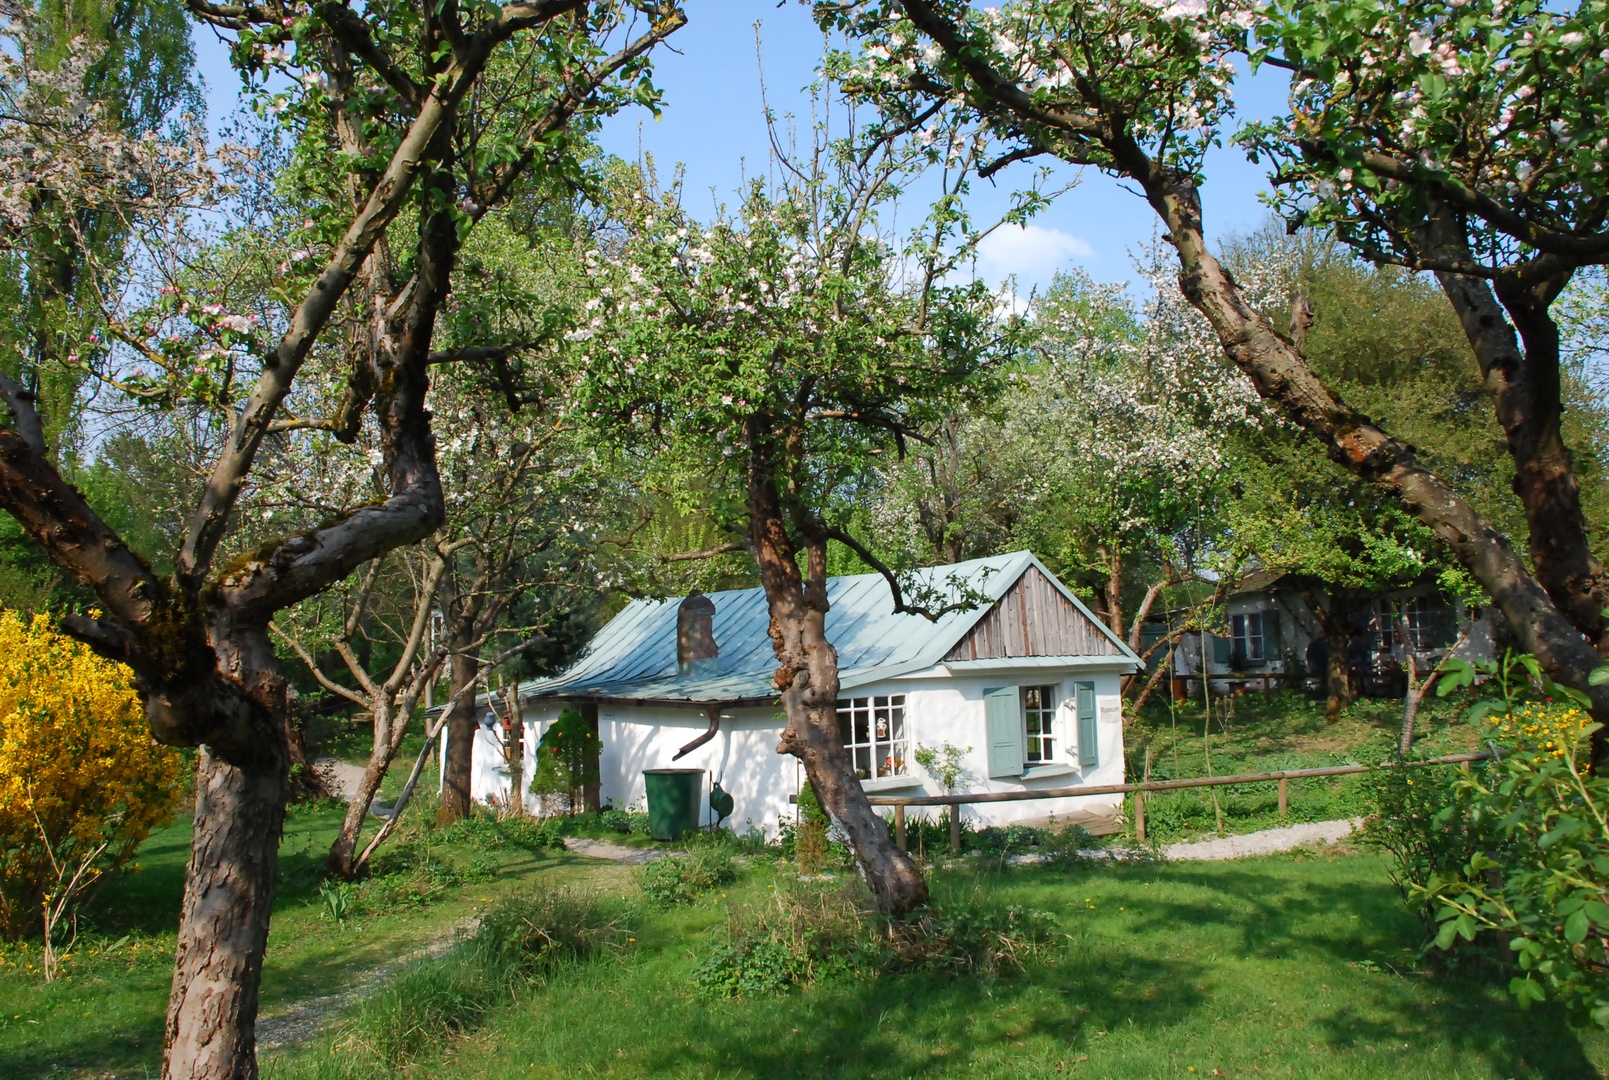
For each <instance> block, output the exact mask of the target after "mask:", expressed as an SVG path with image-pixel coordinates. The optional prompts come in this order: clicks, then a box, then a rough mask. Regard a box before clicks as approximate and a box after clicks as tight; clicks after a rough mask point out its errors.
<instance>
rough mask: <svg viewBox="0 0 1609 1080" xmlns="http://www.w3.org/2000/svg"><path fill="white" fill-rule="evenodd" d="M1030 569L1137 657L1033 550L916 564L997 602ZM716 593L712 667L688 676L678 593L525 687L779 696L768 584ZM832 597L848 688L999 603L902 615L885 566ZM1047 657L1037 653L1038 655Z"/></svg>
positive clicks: (894, 670)
mask: <svg viewBox="0 0 1609 1080" xmlns="http://www.w3.org/2000/svg"><path fill="white" fill-rule="evenodd" d="M1030 569H1037V570H1038V571H1039V572H1040V573H1042V574H1044V575H1045V577H1046V578H1048V579H1049V580H1050V581H1051V582H1052V583H1054V585H1055V587H1056V588H1057V589H1058V590H1060V592H1061V593H1062V595H1063V596H1065V597H1066V598H1067V599H1068V600H1069V601H1071V602H1072V604H1074V605H1075V606H1076V607H1077V609H1078V611H1079V612H1081V613H1082V614H1083V615H1084V616H1085V617H1087V618H1088V619H1089V620H1090V622H1091V623H1092V624H1094V625H1095V626H1096V627H1098V628H1099V630H1100V631H1101V632H1102V633H1103V634H1104V635H1105V637H1106V638H1107V639H1108V640H1110V641H1111V643H1112V644H1113V645H1114V646H1115V647H1116V654H1115V655H1104V656H1102V657H1100V660H1101V661H1102V662H1105V663H1118V664H1123V663H1133V664H1138V663H1139V658H1138V657H1136V656H1135V655H1134V653H1133V652H1132V651H1131V650H1130V649H1129V648H1128V646H1127V645H1125V644H1124V643H1123V642H1122V641H1121V640H1120V639H1119V638H1118V637H1117V636H1116V635H1114V634H1112V632H1111V631H1110V630H1109V629H1107V628H1106V627H1105V626H1104V625H1102V624H1101V622H1100V620H1099V619H1097V618H1095V617H1094V616H1093V615H1091V614H1090V612H1089V609H1088V608H1086V607H1085V606H1084V605H1083V604H1082V603H1080V602H1079V600H1078V598H1077V597H1076V596H1074V595H1073V594H1072V593H1071V592H1069V591H1068V589H1067V588H1066V586H1064V585H1062V584H1061V582H1059V581H1056V578H1055V576H1054V575H1052V574H1051V573H1050V571H1049V570H1046V569H1045V567H1044V564H1042V563H1041V562H1040V561H1039V560H1038V559H1037V558H1035V557H1034V555H1033V553H1032V552H1029V551H1017V552H1012V553H1011V554H1009V555H997V556H994V557H993V558H988V559H973V560H972V561H970V562H963V563H955V564H952V565H949V566H933V567H928V568H926V569H924V570H919V571H917V572H916V577H917V578H918V579H919V580H920V581H921V582H922V583H923V584H925V585H926V586H928V587H930V588H932V589H935V590H938V591H939V592H940V593H941V594H943V595H946V596H948V597H950V598H952V599H953V598H955V597H958V596H959V595H960V591H959V589H957V587H956V586H955V585H953V584H951V582H952V580H954V581H958V582H961V583H964V584H965V585H966V586H970V587H971V588H972V589H975V590H976V591H977V592H979V593H981V594H983V595H984V596H987V597H988V598H989V600H990V601H998V600H999V599H1000V598H1001V597H1003V596H1004V595H1005V594H1006V593H1007V591H1009V590H1010V588H1011V586H1012V585H1014V584H1015V583H1016V582H1017V581H1018V579H1019V578H1021V577H1022V575H1023V574H1025V573H1026V572H1027V571H1028V570H1030ZM709 598H710V600H712V601H713V602H714V604H715V640H716V642H717V643H718V644H719V646H720V657H719V659H718V662H717V665H716V668H715V670H714V671H712V672H694V673H689V674H686V675H683V674H679V673H678V671H677V668H676V609H677V606H678V605H679V603H680V599H679V598H677V599H672V600H635V601H633V602H632V603H630V604H628V605H627V606H626V608H625V609H624V610H623V611H621V612H620V614H618V615H616V616H615V617H614V618H613V619H611V620H610V621H609V624H608V625H607V626H605V627H604V628H603V629H602V630H600V631H599V632H598V635H597V637H595V638H593V640H592V644H591V646H590V647H589V648H588V650H587V652H586V654H585V655H584V656H582V658H581V659H580V660H578V661H577V662H576V663H575V665H574V666H573V667H571V668H570V670H568V671H566V672H565V673H564V674H562V675H558V676H554V677H553V678H548V679H535V680H532V681H531V682H528V683H524V684H522V685H521V686H520V690H519V693H520V696H521V697H522V698H538V697H547V698H551V697H562V698H597V699H601V700H613V701H645V702H666V703H686V704H712V705H713V704H736V703H739V702H755V703H758V702H766V701H773V700H775V698H776V691H775V689H773V687H772V682H771V680H772V676H773V674H774V673H775V672H776V664H777V661H776V656H775V654H774V653H773V652H772V651H771V637H770V612H769V610H768V608H767V605H766V600H765V591H764V590H763V589H758V588H755V589H734V590H730V591H727V592H717V593H711V594H709ZM827 600H828V604H829V605H830V606H829V609H828V612H827V639H828V640H829V641H831V642H832V643H833V645H834V646H835V647H836V648H837V649H838V673H839V682H840V685H841V686H842V687H843V688H844V689H846V690H847V689H850V688H853V687H856V686H861V685H864V684H866V683H870V682H875V681H877V680H879V679H887V678H892V677H893V676H896V675H903V674H907V673H909V672H913V671H923V670H925V669H927V668H931V667H935V666H936V665H938V664H939V663H941V662H942V661H943V660H944V656H945V654H946V653H947V652H949V650H950V649H951V647H952V646H954V645H955V644H956V642H958V641H960V640H961V639H962V638H963V637H965V635H966V634H967V632H968V631H970V630H971V629H972V627H973V626H974V625H976V624H977V623H978V621H979V620H981V619H982V618H984V616H985V615H987V614H988V613H989V611H990V610H991V609H992V606H993V605H992V604H991V603H984V604H980V605H978V606H977V607H975V608H973V609H972V610H970V611H951V612H948V613H946V614H944V615H941V616H940V617H939V618H938V619H937V620H933V621H930V620H928V619H927V618H924V617H923V616H920V615H909V614H895V613H894V611H893V607H894V602H893V598H892V596H891V594H890V592H889V588H888V583H887V582H886V581H885V580H884V579H883V577H882V575H880V574H858V575H856V576H853V577H837V578H829V579H828V581H827ZM1069 659H1071V658H1069ZM1044 660H1045V658H1043V657H1040V658H1034V662H1035V663H1040V664H1042V663H1043V662H1044ZM1086 662H1088V661H1086Z"/></svg>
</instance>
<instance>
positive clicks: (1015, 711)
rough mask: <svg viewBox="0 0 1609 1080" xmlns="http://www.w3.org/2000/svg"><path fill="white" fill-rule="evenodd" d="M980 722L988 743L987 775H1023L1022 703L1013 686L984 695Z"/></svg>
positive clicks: (985, 692)
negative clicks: (985, 731)
mask: <svg viewBox="0 0 1609 1080" xmlns="http://www.w3.org/2000/svg"><path fill="white" fill-rule="evenodd" d="M983 720H984V725H985V727H986V728H987V734H988V740H989V775H990V776H996V777H1000V776H1009V777H1019V776H1021V775H1022V753H1023V747H1022V741H1023V736H1022V701H1021V695H1020V694H1018V693H1017V688H1016V687H1015V686H1006V687H1002V688H1000V689H998V690H985V691H984V692H983Z"/></svg>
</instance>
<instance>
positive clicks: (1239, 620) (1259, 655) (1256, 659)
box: [1229, 611, 1268, 666]
mask: <svg viewBox="0 0 1609 1080" xmlns="http://www.w3.org/2000/svg"><path fill="white" fill-rule="evenodd" d="M1229 635H1230V639H1231V640H1232V641H1233V642H1234V663H1235V664H1236V665H1237V666H1238V665H1240V664H1258V663H1261V662H1262V661H1264V660H1266V659H1267V658H1268V649H1267V637H1266V635H1265V633H1264V626H1263V613H1262V612H1260V611H1249V612H1247V613H1246V614H1244V615H1231V616H1229Z"/></svg>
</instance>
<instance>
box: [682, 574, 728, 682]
mask: <svg viewBox="0 0 1609 1080" xmlns="http://www.w3.org/2000/svg"><path fill="white" fill-rule="evenodd" d="M720 655H721V649H720V646H718V645H716V644H715V601H713V600H711V599H710V598H709V597H707V596H705V595H704V594H703V593H701V592H699V591H698V590H697V589H694V590H693V591H692V592H691V593H688V594H687V599H686V600H683V601H682V603H681V606H680V607H679V608H677V609H676V671H677V673H678V674H680V675H712V674H714V673H715V671H716V670H717V668H718V667H719V664H718V663H717V661H716V657H718V656H720Z"/></svg>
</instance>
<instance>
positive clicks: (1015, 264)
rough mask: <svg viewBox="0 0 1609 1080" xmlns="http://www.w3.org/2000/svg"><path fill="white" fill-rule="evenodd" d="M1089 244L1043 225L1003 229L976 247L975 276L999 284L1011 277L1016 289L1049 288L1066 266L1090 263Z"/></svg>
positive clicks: (1004, 227)
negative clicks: (977, 274) (976, 271)
mask: <svg viewBox="0 0 1609 1080" xmlns="http://www.w3.org/2000/svg"><path fill="white" fill-rule="evenodd" d="M1094 257H1095V249H1094V248H1092V247H1090V246H1089V243H1088V241H1085V240H1081V239H1079V238H1078V237H1076V236H1072V235H1070V234H1068V233H1064V232H1062V231H1061V230H1060V229H1047V228H1045V227H1044V226H1043V225H1034V224H1031V223H1030V224H1028V225H1003V226H1001V227H1000V228H998V229H996V230H995V231H994V232H992V233H990V234H989V235H988V236H986V237H984V239H983V242H982V243H981V244H979V245H978V273H979V274H980V275H981V276H982V277H983V278H984V279H986V280H988V281H990V282H993V283H995V284H999V283H1000V282H1002V281H1004V280H1005V279H1006V278H1008V277H1010V276H1012V275H1013V274H1015V275H1016V277H1017V288H1018V289H1019V290H1027V289H1030V288H1033V287H1034V286H1035V285H1048V284H1050V279H1051V278H1052V277H1054V276H1055V274H1056V271H1058V270H1062V269H1065V267H1066V265H1067V264H1068V263H1069V262H1072V261H1075V260H1083V259H1093V258H1094Z"/></svg>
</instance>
